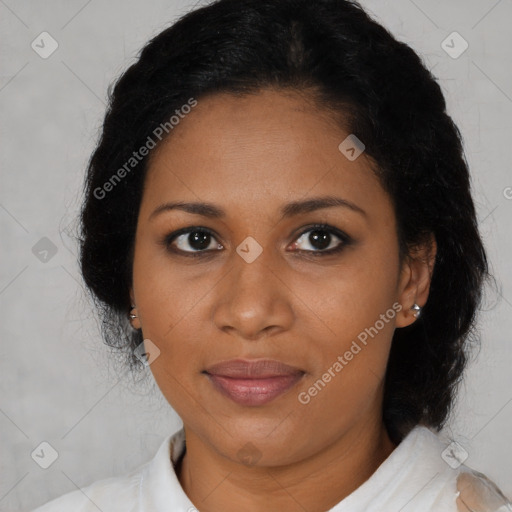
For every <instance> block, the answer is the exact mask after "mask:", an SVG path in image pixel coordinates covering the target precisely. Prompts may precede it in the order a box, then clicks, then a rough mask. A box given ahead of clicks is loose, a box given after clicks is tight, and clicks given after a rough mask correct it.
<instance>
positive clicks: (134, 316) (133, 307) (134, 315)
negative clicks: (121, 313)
mask: <svg viewBox="0 0 512 512" xmlns="http://www.w3.org/2000/svg"><path fill="white" fill-rule="evenodd" d="M135 307H136V306H131V308H132V309H131V310H130V319H131V320H134V319H135V318H139V317H138V316H137V315H136V314H135V313H132V311H134V310H135Z"/></svg>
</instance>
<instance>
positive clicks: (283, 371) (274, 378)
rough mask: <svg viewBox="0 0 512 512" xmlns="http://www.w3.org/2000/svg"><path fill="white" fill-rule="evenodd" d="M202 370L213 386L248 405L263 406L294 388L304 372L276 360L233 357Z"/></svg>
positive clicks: (240, 402)
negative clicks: (245, 359) (250, 359)
mask: <svg viewBox="0 0 512 512" xmlns="http://www.w3.org/2000/svg"><path fill="white" fill-rule="evenodd" d="M203 373H205V374H206V375H207V377H208V378H209V380H210V382H211V383H212V384H213V386H214V388H215V389H216V390H217V391H219V392H220V393H221V394H223V395H224V396H227V397H228V398H230V399H231V400H233V401H234V402H236V403H238V404H240V405H245V406H257V405H264V404H266V403H269V402H271V401H272V400H274V399H275V398H277V397H278V396H280V395H282V394H283V393H285V392H286V391H288V390H289V389H290V388H292V387H293V386H294V385H295V384H297V382H298V381H299V380H300V379H301V378H302V377H303V375H304V374H305V372H304V371H302V370H300V369H299V368H295V367H293V366H289V365H287V364H284V363H282V362H280V361H276V360H273V359H261V360H255V361H244V360H242V359H233V360H230V361H223V362H221V363H218V364H215V365H213V366H210V367H209V368H208V369H207V370H205V371H204V372H203Z"/></svg>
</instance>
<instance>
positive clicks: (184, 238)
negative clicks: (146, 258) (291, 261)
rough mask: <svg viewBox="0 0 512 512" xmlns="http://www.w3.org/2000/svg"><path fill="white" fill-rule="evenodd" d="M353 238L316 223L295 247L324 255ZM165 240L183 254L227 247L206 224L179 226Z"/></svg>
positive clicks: (331, 252)
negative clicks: (180, 227) (181, 227)
mask: <svg viewBox="0 0 512 512" xmlns="http://www.w3.org/2000/svg"><path fill="white" fill-rule="evenodd" d="M351 241H352V239H351V238H350V237H349V236H348V235H347V234H345V233H343V232H342V231H340V230H339V229H337V228H334V227H333V226H329V225H328V224H315V225H313V226H310V227H309V228H308V229H307V230H306V231H302V233H301V234H300V236H299V238H297V239H296V240H295V242H294V243H293V244H292V248H293V249H294V250H297V251H298V252H305V253H309V254H311V255H312V256H322V255H329V254H334V253H337V252H340V251H341V250H342V249H343V248H344V247H345V246H347V245H349V244H350V243H351ZM162 243H163V245H164V246H165V247H166V248H167V249H168V250H169V251H171V252H173V253H176V254H179V255H181V256H192V257H198V256H207V255H208V253H212V252H216V251H218V250H221V249H224V247H223V246H222V244H220V243H219V242H218V241H217V239H216V238H215V235H214V234H213V233H212V232H211V231H210V230H209V229H206V228H203V227H188V228H183V229H180V230H178V231H175V232H173V233H171V234H170V235H167V236H166V237H165V238H164V240H163V241H162Z"/></svg>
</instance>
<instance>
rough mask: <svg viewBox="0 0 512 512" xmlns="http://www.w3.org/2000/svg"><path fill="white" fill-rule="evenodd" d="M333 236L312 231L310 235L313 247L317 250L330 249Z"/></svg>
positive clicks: (323, 232)
mask: <svg viewBox="0 0 512 512" xmlns="http://www.w3.org/2000/svg"><path fill="white" fill-rule="evenodd" d="M330 238H331V235H330V234H329V233H327V232H326V231H321V230H317V231H312V232H311V234H310V235H309V241H310V243H311V245H313V247H316V248H317V249H325V248H326V247H329V243H330Z"/></svg>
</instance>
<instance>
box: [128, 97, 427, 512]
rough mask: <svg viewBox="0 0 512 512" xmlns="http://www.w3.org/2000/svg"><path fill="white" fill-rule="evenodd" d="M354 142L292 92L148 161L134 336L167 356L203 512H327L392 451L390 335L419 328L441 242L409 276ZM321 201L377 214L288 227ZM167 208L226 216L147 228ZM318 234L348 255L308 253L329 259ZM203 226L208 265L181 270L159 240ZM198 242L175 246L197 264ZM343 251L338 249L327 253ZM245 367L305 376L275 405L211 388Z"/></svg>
mask: <svg viewBox="0 0 512 512" xmlns="http://www.w3.org/2000/svg"><path fill="white" fill-rule="evenodd" d="M349 133H350V132H348V131H345V130H344V129H342V128H341V127H340V126H339V124H337V123H336V122H335V121H334V120H333V119H332V118H331V117H330V116H329V114H328V113H327V112H324V111H322V110H319V108H318V107H317V106H315V104H314V103H313V102H312V101H308V100H307V98H306V97H305V96H304V95H299V94H297V93H294V92H291V91H283V90H271V89H268V90H263V91H260V92H259V93H257V94H254V95H250V96H244V97H234V96H231V95H228V94H217V95H211V96H208V97H204V98H200V99H199V101H198V105H197V106H196V107H195V108H194V109H193V110H192V112H191V113H190V114H188V115H187V116H186V118H185V119H183V120H182V121H181V122H180V124H179V125H178V126H177V127H175V129H174V130H173V132H172V136H171V137H169V138H168V139H166V140H165V141H164V142H163V143H162V144H161V145H160V146H159V147H158V148H157V149H155V150H154V152H153V154H152V155H151V160H150V163H149V167H148V172H147V177H146V181H145V188H144V193H143V198H142V203H141V207H140V211H139V219H138V225H137V232H136V240H135V253H134V262H133V286H132V289H131V292H130V293H131V297H132V300H133V303H134V304H135V305H136V310H137V315H138V318H137V319H136V320H134V321H133V326H134V327H135V328H142V332H143V336H144V339H150V340H151V341H152V342H153V343H154V344H155V345H157V346H158V348H159V349H160V355H159V356H158V357H157V358H156V359H155V360H154V362H153V363H152V364H151V370H152V372H153V375H154V377H155V380H156V382H157V384H158V386H159V387H160V389H161V391H162V393H163V394H164V396H165V397H166V399H167V400H168V402H169V403H170V404H171V406H172V407H173V408H174V410H175V411H176V412H177V413H178V414H179V416H180V417H181V419H182V420H183V424H184V429H185V434H186V439H187V450H186V455H185V457H184V458H183V461H182V463H181V465H180V467H179V468H178V470H177V473H178V478H179V480H180V483H181V485H182V487H183V489H184V491H185V492H186V493H187V495H188V496H189V498H190V499H191V501H192V502H193V503H194V505H195V506H196V507H197V508H198V509H199V510H201V512H211V511H212V512H213V511H223V512H231V511H235V510H236V511H238V510H246V511H248V512H252V511H268V510H279V511H284V512H287V511H290V512H292V511H303V510H308V511H310V512H321V511H325V510H328V509H329V508H331V507H333V506H334V505H335V504H336V503H338V502H339V501H341V500H342V499H343V498H345V497H346V496H348V495H349V494H350V493H352V492H353V491H354V490H355V489H357V488H358V487H359V486H360V485H361V484H362V483H363V482H365V481H366V480H367V479H368V478H369V477H370V476H371V475H372V474H373V473H374V472H375V470H376V469H377V468H378V466H379V465H380V464H381V463H382V462H383V461H384V460H385V459H386V458H387V457H388V456H389V455H390V453H391V452H392V451H393V449H394V448H395V445H394V444H393V443H392V442H391V440H390V439H389V436H388V434H387V431H386V429H385V427H384V424H383V421H382V395H383V385H384V376H385V371H386V364H387V359H388V355H389V350H390V345H391V339H392V336H393V332H394V329H395V328H401V327H404V326H407V325H409V324H411V323H412V322H414V321H415V317H414V316H413V311H411V310H410V308H411V306H412V305H413V304H414V303H415V302H416V303H418V304H419V305H424V304H425V302H426V301H427V297H428V290H429V285H430V277H431V273H432V266H433V262H434V258H435V243H434V242H432V244H431V246H430V250H428V249H429V248H427V247H420V248H418V249H417V250H416V251H415V253H414V254H411V257H410V258H407V259H406V260H404V262H403V264H401V263H400V260H399V253H398V239H397V234H396V219H395V215H394V211H393V207H392V204H391V201H390V198H389V197H388V195H387V193H386V192H385V191H384V189H383V188H382V186H381V185H380V183H379V181H378V179H377V178H376V177H375V175H374V173H373V172H372V171H371V164H372V162H371V161H370V159H369V158H367V157H366V154H365V153H363V154H362V155H361V156H360V157H359V158H357V159H356V160H355V161H349V160H348V159H347V158H345V156H344V155H343V154H342V153H341V152H340V151H339V149H338V145H339V144H340V142H341V141H343V140H344V139H345V138H346V137H347V136H348V135H349ZM326 195H330V196H336V197H341V198H343V199H345V200H347V201H350V202H351V203H354V204H355V205H357V207H359V208H361V209H362V210H364V212H365V213H364V214H361V213H359V212H357V211H354V210H352V209H350V208H347V207H330V208H323V209H320V210H316V211H312V212H309V213H302V214H300V215H296V216H293V217H289V218H285V219H280V209H281V207H282V206H283V205H284V204H286V203H289V202H291V201H298V200H304V199H308V198H312V197H318V196H326ZM171 201H191V202H192V201H193V202H209V203H214V204H215V205H217V206H219V207H221V208H222V209H223V210H225V212H226V215H225V217H224V218H208V217H205V216H202V215H198V214H192V213H188V212H185V211H180V210H167V211H163V212H162V213H159V214H156V215H153V216H152V213H153V212H154V211H155V210H156V209H157V208H158V207H159V206H160V205H162V204H165V203H168V202H171ZM314 223H327V224H329V225H330V226H333V227H334V228H338V229H339V230H341V231H343V232H345V233H346V234H348V235H349V236H350V237H351V238H352V239H353V242H352V243H351V244H347V245H345V246H344V247H343V250H342V251H341V252H340V253H337V254H333V255H324V256H314V255H311V254H312V252H316V253H319V252H321V250H322V249H321V248H320V249H319V248H317V246H315V245H313V243H312V242H311V241H310V240H309V242H308V235H309V233H310V232H311V228H310V225H311V224H314ZM198 226H201V227H204V228H208V229H210V230H211V231H213V233H214V237H212V238H211V240H212V242H211V245H209V246H208V251H209V253H208V255H204V254H203V255H202V256H200V257H198V258H192V257H186V256H180V255H177V254H174V253H172V252H171V251H170V250H169V248H167V247H166V246H165V244H164V243H162V240H163V239H165V237H166V236H167V235H169V234H170V233H172V232H174V231H175V230H178V229H181V228H185V227H190V228H197V227H198ZM308 229H309V231H308ZM192 231H193V230H192ZM304 232H307V233H306V237H304V238H305V239H306V240H305V241H304V238H303V239H302V242H300V241H299V236H300V235H301V234H302V233H304ZM248 236H251V237H253V238H254V239H255V240H256V241H257V242H258V243H259V244H260V246H261V247H262V248H263V252H262V253H261V254H260V255H259V256H258V257H257V258H256V260H255V261H253V262H252V263H247V262H246V261H245V260H244V259H243V258H241V257H240V256H239V254H238V253H237V252H236V248H237V246H239V245H240V244H241V243H242V242H243V241H244V240H245V239H246V237H248ZM185 238H186V237H185ZM188 242H190V239H188V240H185V241H183V242H181V243H178V242H177V241H176V240H175V241H174V243H173V245H174V247H175V248H177V249H182V250H183V251H189V252H188V254H190V252H191V251H194V250H196V252H197V248H196V247H197V246H193V245H190V243H188ZM341 243H343V242H341ZM217 244H221V249H220V250H219V249H218V248H217V247H218V245H217ZM294 244H295V245H294ZM339 244H340V239H339V238H338V237H337V235H336V234H332V238H331V242H330V244H329V248H331V247H335V246H338V245H339ZM324 250H325V249H324ZM394 303H399V304H401V305H402V307H403V309H402V310H401V311H400V312H399V313H398V314H397V315H396V316H395V317H394V318H393V319H392V320H389V321H388V323H385V326H384V328H382V329H381V330H380V331H379V332H378V334H377V335H376V336H374V337H373V338H369V341H368V344H367V345H366V346H364V348H363V349H362V350H361V351H360V352H359V353H358V354H357V355H355V356H354V358H353V359H352V360H351V361H350V362H348V364H347V365H346V366H345V367H344V368H343V370H342V371H341V372H340V373H339V374H338V375H337V376H336V377H335V378H333V379H332V380H331V381H330V382H329V383H328V384H327V385H326V386H325V387H324V388H323V389H322V391H321V392H319V393H318V394H317V395H316V396H314V397H312V398H311V401H310V402H309V403H308V404H301V403H300V402H299V401H298V394H299V393H300V392H301V391H307V390H308V389H309V388H310V387H311V386H312V385H313V383H314V382H315V381H317V380H318V379H320V378H321V377H322V375H323V374H324V373H325V372H326V371H327V369H328V368H330V367H332V366H333V364H334V362H335V361H336V360H337V357H338V356H339V355H343V354H344V353H345V352H346V351H347V350H348V349H349V348H350V346H351V344H352V341H353V340H356V339H357V336H358V334H359V333H361V332H362V331H364V329H365V328H368V327H370V326H373V325H374V324H375V322H376V321H377V320H378V319H379V316H380V315H381V314H384V313H385V312H386V311H387V310H388V309H390V308H391V307H392V305H393V304H394ZM234 358H245V359H260V358H270V359H277V360H279V361H282V362H284V363H286V364H289V365H292V366H296V367H298V368H300V369H302V370H303V371H304V372H305V375H304V377H303V379H302V380H301V381H300V382H299V383H298V384H297V386H296V387H294V388H293V389H291V390H289V391H288V392H286V393H285V394H283V395H281V396H279V397H278V398H277V399H275V400H274V401H272V402H270V403H268V404H266V405H262V406H256V407H247V406H241V405H238V404H236V403H234V402H233V401H231V400H230V399H229V398H226V397H224V396H223V395H221V394H220V393H219V392H218V391H217V390H215V389H214V388H213V386H212V385H211V384H210V382H209V380H208V378H207V377H206V376H205V375H204V374H202V373H201V372H202V371H203V370H204V369H205V368H207V367H208V366H210V365H212V364H215V363H218V362H220V361H224V360H228V359H234ZM249 442H250V443H251V444H252V446H253V447H254V448H253V452H254V454H256V455H255V456H254V459H253V462H254V463H250V464H246V463H244V462H242V461H241V460H240V458H239V456H238V453H239V450H241V449H242V448H243V447H244V446H245V445H246V444H247V443H249ZM258 457H259V458H258ZM256 459H257V460H256Z"/></svg>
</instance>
